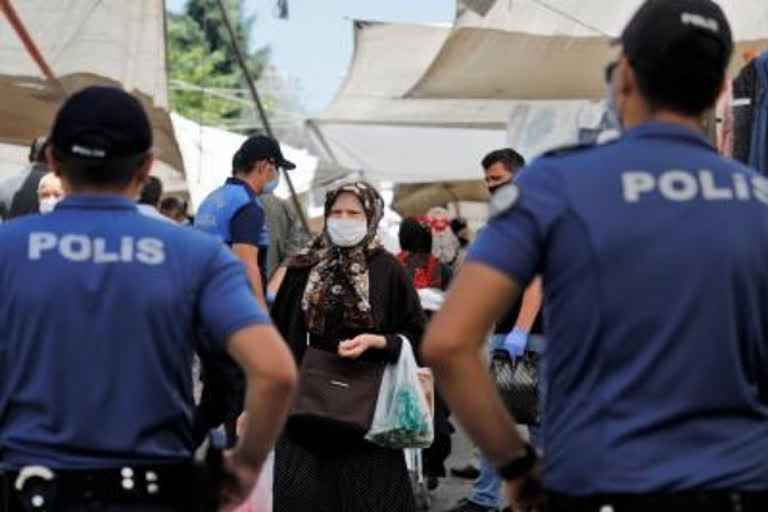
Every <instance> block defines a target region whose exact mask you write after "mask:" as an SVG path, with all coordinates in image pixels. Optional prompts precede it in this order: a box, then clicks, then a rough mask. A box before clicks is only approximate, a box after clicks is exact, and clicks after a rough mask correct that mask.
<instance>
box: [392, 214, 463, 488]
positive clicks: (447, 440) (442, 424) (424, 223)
mask: <svg viewBox="0 0 768 512" xmlns="http://www.w3.org/2000/svg"><path fill="white" fill-rule="evenodd" d="M398 238H399V239H400V249H401V252H400V253H399V254H398V255H397V259H398V261H400V263H401V264H402V265H403V267H405V270H406V273H407V274H408V276H409V277H410V278H411V280H412V281H413V285H414V287H415V288H416V290H417V291H419V297H420V299H421V302H422V308H424V312H425V313H426V315H427V316H429V315H431V314H432V313H434V312H435V311H436V309H437V307H438V306H437V305H435V306H434V308H433V307H432V306H430V305H428V304H427V303H426V302H427V301H429V299H426V300H425V295H424V293H423V292H424V291H425V290H427V289H432V290H434V291H440V292H442V291H443V290H445V289H446V288H448V284H449V283H450V281H451V278H452V277H453V272H452V270H451V267H450V266H449V265H446V264H444V263H440V260H438V259H437V257H436V256H435V255H434V254H433V252H432V224H431V222H430V219H428V218H427V217H406V218H405V219H403V222H402V223H401V224H400V232H399V236H398ZM433 295H441V294H433ZM449 416H450V411H449V410H448V406H446V404H445V401H443V398H442V397H441V396H440V394H439V393H436V394H435V414H434V428H435V440H434V442H433V443H432V446H430V447H429V448H427V449H426V450H424V451H423V452H422V456H423V461H424V476H425V477H426V479H427V488H428V489H429V490H433V489H435V488H436V487H437V486H438V483H439V479H440V478H444V477H445V476H446V471H445V460H446V459H447V458H448V456H449V455H450V454H451V434H452V433H453V427H452V426H451V424H450V423H449V422H448V418H449Z"/></svg>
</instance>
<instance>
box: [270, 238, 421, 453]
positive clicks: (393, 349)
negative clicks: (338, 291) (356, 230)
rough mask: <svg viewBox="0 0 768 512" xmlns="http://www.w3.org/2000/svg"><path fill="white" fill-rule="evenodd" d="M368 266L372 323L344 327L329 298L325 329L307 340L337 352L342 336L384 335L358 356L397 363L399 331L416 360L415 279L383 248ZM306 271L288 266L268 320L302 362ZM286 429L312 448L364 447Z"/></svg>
mask: <svg viewBox="0 0 768 512" xmlns="http://www.w3.org/2000/svg"><path fill="white" fill-rule="evenodd" d="M368 270H369V290H370V292H369V293H370V304H371V313H372V315H373V319H374V323H375V324H376V327H375V328H374V329H357V328H349V327H346V326H344V323H343V311H342V309H341V308H340V307H335V306H336V305H334V304H333V303H332V302H333V301H329V302H331V304H329V307H328V309H327V313H326V317H325V325H326V332H325V333H323V334H322V335H320V336H318V335H314V334H312V335H311V336H310V343H311V345H312V346H313V347H315V348H319V349H322V350H328V351H331V352H337V350H338V345H339V343H340V342H342V341H344V340H348V339H352V338H354V337H355V336H358V335H360V334H379V335H383V336H385V337H386V339H387V346H386V348H384V349H373V348H372V349H368V350H367V351H366V352H365V353H363V355H362V356H361V358H360V359H363V360H368V361H382V362H388V363H395V362H397V359H398V357H399V356H400V349H401V348H402V338H400V335H402V336H404V337H406V338H407V339H408V340H409V341H410V342H411V345H412V346H413V351H414V354H415V355H416V357H417V359H418V357H419V355H418V354H419V347H420V344H421V338H422V335H423V331H424V324H425V316H424V312H423V311H422V309H421V303H420V302H419V297H418V295H417V293H416V290H415V288H414V287H413V284H412V283H411V281H410V279H409V278H408V276H407V275H406V273H405V270H404V269H403V268H402V266H401V265H400V263H399V262H398V261H397V260H396V259H395V257H394V256H392V255H391V254H389V253H387V252H386V251H384V250H375V251H372V253H371V254H370V256H369V257H368ZM309 272H310V269H309V268H306V269H304V268H289V269H288V271H287V273H286V275H285V278H284V280H283V283H282V285H281V286H280V291H279V292H278V294H277V297H276V298H275V302H274V305H273V306H272V320H273V322H274V324H275V326H276V328H277V329H278V330H279V331H280V334H281V335H282V336H283V338H285V340H286V342H287V343H288V345H289V347H290V349H291V351H292V352H293V355H294V357H295V359H296V362H297V364H301V360H302V358H303V356H304V351H305V350H306V347H307V325H306V321H305V317H304V311H303V310H302V308H301V299H302V297H303V295H304V289H305V288H306V286H307V280H308V279H309ZM286 434H287V435H288V436H289V437H291V438H292V439H294V440H295V441H298V442H301V443H302V444H305V445H307V446H311V447H314V449H315V450H325V449H331V448H332V449H333V450H336V451H338V450H349V451H354V450H358V449H361V448H363V449H365V446H366V445H367V441H364V440H363V438H362V436H350V435H348V434H346V433H337V432H329V431H324V430H322V429H318V428H311V427H308V426H306V425H301V424H295V423H292V422H290V421H289V422H288V424H287V425H286Z"/></svg>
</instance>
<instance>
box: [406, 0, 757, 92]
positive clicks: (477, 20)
mask: <svg viewBox="0 0 768 512" xmlns="http://www.w3.org/2000/svg"><path fill="white" fill-rule="evenodd" d="M641 2H642V0H615V1H611V2H606V1H604V0H546V1H544V0H519V1H516V2H509V1H507V0H496V2H495V4H494V5H493V7H492V8H491V9H490V10H489V11H488V12H487V14H486V15H485V16H481V15H479V14H478V13H476V12H474V11H472V10H470V9H466V10H464V11H463V13H462V15H461V16H460V17H459V18H458V19H457V20H456V24H455V26H454V28H453V30H452V31H451V34H450V35H449V36H448V37H447V39H446V42H445V44H444V45H443V47H442V48H441V50H440V51H439V52H438V54H437V55H436V57H435V59H434V60H433V61H432V63H431V65H430V66H429V68H428V69H427V70H426V71H425V73H424V74H423V76H422V77H421V78H420V79H419V81H418V82H417V83H416V84H415V85H414V87H413V88H412V89H411V90H410V91H409V93H408V96H411V97H429V98H454V99H455V98H516V99H569V98H599V97H601V96H602V95H603V94H604V83H603V76H604V74H603V69H604V66H605V64H606V63H607V62H609V61H610V60H611V59H613V58H615V56H616V54H617V49H616V48H612V47H610V46H609V42H610V41H611V40H612V39H613V38H615V37H616V36H618V35H619V34H620V32H621V29H622V27H623V26H624V25H625V24H626V22H627V21H628V19H629V17H630V16H631V15H632V13H633V12H634V11H635V10H636V8H637V7H638V6H639V5H640V3H641ZM718 3H719V4H720V5H721V6H722V7H723V8H724V10H725V12H726V14H727V16H728V18H729V20H730V22H731V25H732V27H733V32H734V38H735V40H736V41H737V42H738V45H737V49H736V52H735V58H734V59H733V61H732V65H733V67H734V69H736V68H739V67H741V65H742V62H741V58H740V57H739V55H740V53H741V52H742V51H744V50H746V49H749V48H758V49H760V48H765V47H768V2H765V1H764V0H720V1H719V2H718Z"/></svg>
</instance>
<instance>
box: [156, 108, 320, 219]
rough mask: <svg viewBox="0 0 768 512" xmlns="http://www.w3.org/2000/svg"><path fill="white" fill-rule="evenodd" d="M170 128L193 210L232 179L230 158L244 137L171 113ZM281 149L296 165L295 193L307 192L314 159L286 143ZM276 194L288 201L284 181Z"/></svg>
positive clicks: (314, 164)
mask: <svg viewBox="0 0 768 512" xmlns="http://www.w3.org/2000/svg"><path fill="white" fill-rule="evenodd" d="M171 120H172V121H173V129H174V131H175V133H176V139H177V140H178V142H179V147H180V148H181V154H182V157H183V159H184V167H185V168H186V170H187V174H186V177H187V183H186V184H187V187H188V189H189V196H190V201H191V204H192V208H193V209H194V210H197V207H198V205H199V204H200V202H201V201H202V200H203V199H205V197H206V196H207V195H208V194H209V193H211V192H212V191H213V190H214V189H216V188H217V187H220V186H221V185H223V184H224V182H225V181H226V179H227V178H228V177H230V176H232V156H233V155H234V154H235V152H236V151H237V150H238V148H239V147H240V145H241V144H242V143H243V141H244V140H245V139H246V137H245V136H244V135H240V134H238V133H232V132H228V131H226V130H221V129H219V128H212V127H208V126H202V125H200V124H198V123H196V122H195V121H192V120H190V119H187V118H185V117H183V116H180V115H179V114H176V113H173V114H171ZM280 148H281V150H282V152H283V155H284V156H285V158H287V159H288V160H290V161H291V162H293V163H295V164H296V169H294V170H292V171H288V172H289V173H290V176H291V180H292V182H293V185H294V187H295V189H296V193H297V194H303V193H304V192H307V191H309V188H310V186H311V184H312V178H313V177H314V175H315V169H316V168H317V158H315V157H314V156H312V155H311V154H309V153H308V152H307V151H305V150H302V149H296V148H293V147H290V146H288V145H286V144H281V145H280ZM275 195H276V196H278V197H280V198H283V199H287V198H289V197H290V191H289V189H288V185H287V183H286V181H285V179H281V180H280V185H278V187H277V190H276V191H275Z"/></svg>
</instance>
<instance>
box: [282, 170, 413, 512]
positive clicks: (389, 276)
mask: <svg viewBox="0 0 768 512" xmlns="http://www.w3.org/2000/svg"><path fill="white" fill-rule="evenodd" d="M383 208H384V203H383V201H382V199H381V196H380V195H379V194H378V192H376V190H375V189H374V188H373V187H371V186H370V185H368V184H367V183H364V182H355V183H349V184H345V185H342V186H340V187H338V188H337V189H335V190H332V191H331V192H329V193H328V194H327V196H326V201H325V228H324V230H323V233H322V234H321V235H320V236H319V237H317V238H316V239H315V240H314V241H313V242H311V244H310V245H309V247H307V248H306V249H304V250H303V251H301V252H300V253H299V254H298V255H297V256H295V257H294V258H293V259H292V260H291V261H289V263H288V270H287V273H286V276H285V279H284V281H283V284H282V286H281V288H280V291H279V292H278V295H277V297H276V299H275V303H274V306H273V309H272V318H273V320H274V322H275V324H276V326H277V328H278V329H279V330H280V332H281V334H282V335H283V337H284V338H285V339H286V340H287V342H288V344H289V345H290V347H291V349H292V351H293V354H294V356H295V357H296V360H297V362H298V363H299V364H300V363H301V361H302V357H303V356H304V353H305V351H306V350H307V345H308V344H309V345H311V346H312V347H313V348H314V349H321V350H325V351H328V352H332V353H335V354H338V356H339V357H342V358H347V359H353V360H359V361H367V362H375V363H379V364H382V365H384V364H395V363H396V362H397V360H398V357H399V354H400V350H401V347H402V343H403V338H402V337H405V338H406V339H408V340H410V342H411V343H412V344H413V345H414V346H413V348H414V352H416V353H418V344H419V342H420V340H421V336H422V330H423V327H424V314H423V312H422V309H421V306H420V304H419V299H418V296H417V294H416V291H415V290H414V287H413V285H412V284H411V281H410V279H409V278H408V276H407V275H406V273H405V271H404V269H403V267H402V266H401V265H400V263H399V262H398V261H397V260H396V259H395V257H394V256H392V255H391V254H389V253H388V252H386V251H385V250H384V249H383V248H381V247H380V246H379V244H378V242H377V241H376V230H377V227H378V224H379V221H380V220H381V218H382V215H383ZM273 489H274V510H275V512H307V511H315V512H412V511H414V510H415V509H416V506H415V502H414V496H413V491H412V489H411V485H410V481H409V478H408V472H407V469H406V465H405V459H404V455H403V451H402V450H394V449H389V448H383V447H380V446H376V445H374V444H372V443H370V442H368V441H366V440H365V439H364V438H363V434H362V433H359V432H354V433H351V432H349V431H346V430H343V429H339V430H334V428H332V427H329V426H327V425H312V424H306V423H302V422H298V421H291V420H289V421H288V423H287V425H286V429H285V432H284V434H283V437H282V438H281V440H280V441H279V442H278V444H277V447H276V451H275V480H274V486H273Z"/></svg>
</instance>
